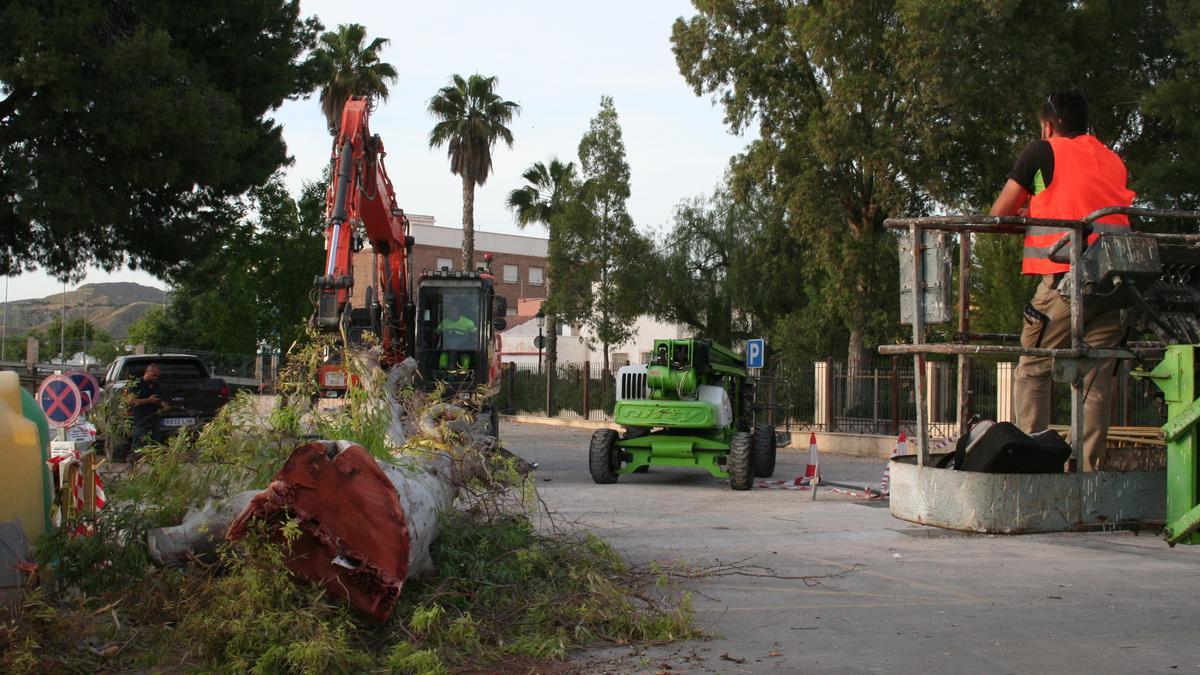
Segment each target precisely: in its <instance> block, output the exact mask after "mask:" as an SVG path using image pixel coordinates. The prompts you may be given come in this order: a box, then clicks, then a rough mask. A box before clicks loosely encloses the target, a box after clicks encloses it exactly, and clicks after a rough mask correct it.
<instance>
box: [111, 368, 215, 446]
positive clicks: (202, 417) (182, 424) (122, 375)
mask: <svg viewBox="0 0 1200 675" xmlns="http://www.w3.org/2000/svg"><path fill="white" fill-rule="evenodd" d="M151 363H157V364H158V367H159V371H160V374H159V377H158V382H159V386H161V387H162V391H163V395H162V400H163V402H164V403H166V404H167V406H168V407H167V408H165V409H164V410H163V411H162V412H160V413H159V433H158V434H157V435H156V440H162V439H164V438H166V437H167V436H169V435H171V434H172V433H174V432H175V431H178V430H179V429H187V428H195V427H201V426H203V425H205V424H207V423H208V422H210V421H212V419H213V417H216V415H217V411H218V410H220V409H221V406H223V405H225V404H226V403H228V402H229V385H228V384H226V383H225V380H222V379H221V378H219V377H211V376H210V374H209V372H208V366H206V365H204V361H201V360H200V357H198V356H192V355H190V354H139V355H136V356H119V357H117V359H116V360H115V361H113V362H112V363H111V364H110V365H109V366H108V370H107V371H105V373H104V380H103V383H102V387H103V393H102V396H113V395H120V393H121V391H122V390H124V388H125V387H126V386H128V385H129V383H130V382H131V381H134V380H138V379H141V377H142V373H143V372H145V370H146V366H148V365H150V364H151Z"/></svg>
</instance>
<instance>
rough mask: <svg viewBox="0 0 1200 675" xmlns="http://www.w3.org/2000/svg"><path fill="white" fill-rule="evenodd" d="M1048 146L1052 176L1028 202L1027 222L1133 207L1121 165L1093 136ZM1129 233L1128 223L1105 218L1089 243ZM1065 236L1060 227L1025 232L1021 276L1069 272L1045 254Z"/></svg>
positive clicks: (1075, 217) (1060, 140)
mask: <svg viewBox="0 0 1200 675" xmlns="http://www.w3.org/2000/svg"><path fill="white" fill-rule="evenodd" d="M1049 142H1050V148H1051V151H1052V152H1053V153H1054V175H1053V177H1052V178H1051V180H1050V186H1049V187H1047V188H1046V189H1045V190H1042V191H1041V192H1039V193H1038V194H1036V195H1034V196H1033V199H1031V200H1030V202H1029V215H1030V216H1031V217H1033V218H1056V219H1061V220H1080V219H1082V218H1084V217H1085V216H1087V215H1088V214H1090V213H1092V212H1093V211H1096V210H1098V209H1102V208H1105V207H1108V206H1129V205H1130V204H1132V203H1133V197H1134V192H1133V191H1132V190H1130V189H1128V188H1127V187H1125V181H1126V179H1127V178H1128V172H1127V171H1126V170H1125V163H1124V162H1122V161H1121V158H1120V157H1118V156H1117V153H1115V152H1113V151H1112V150H1109V149H1108V148H1106V147H1104V144H1103V143H1101V142H1100V141H1099V140H1097V139H1096V137H1095V136H1091V135H1088V134H1080V135H1078V136H1075V137H1073V138H1067V137H1065V136H1054V137H1052V138H1050V139H1049ZM1128 230H1129V218H1127V217H1125V216H1122V215H1116V216H1106V217H1104V218H1101V219H1099V220H1098V221H1096V223H1095V224H1094V231H1093V233H1092V234H1091V236H1089V237H1088V243H1089V244H1090V243H1092V242H1094V241H1096V239H1097V238H1099V236H1100V235H1101V234H1103V233H1106V232H1126V231H1128ZM1069 231H1070V230H1065V229H1063V228H1060V227H1031V228H1029V229H1028V230H1026V231H1025V252H1024V255H1023V256H1022V260H1021V271H1022V272H1023V273H1025V274H1057V273H1059V272H1066V271H1067V270H1069V269H1071V266H1070V265H1068V264H1066V263H1056V262H1051V261H1050V258H1049V255H1050V250H1051V249H1052V248H1054V245H1055V244H1056V243H1058V241H1059V240H1060V239H1062V238H1063V237H1065V236H1066V234H1067V232H1069Z"/></svg>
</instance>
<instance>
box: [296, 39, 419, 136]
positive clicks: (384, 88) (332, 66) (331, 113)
mask: <svg viewBox="0 0 1200 675" xmlns="http://www.w3.org/2000/svg"><path fill="white" fill-rule="evenodd" d="M366 39H367V29H366V27H365V26H363V25H362V24H358V23H350V24H341V25H339V26H338V27H337V30H333V31H327V32H325V33H322V34H321V38H320V40H319V42H318V44H317V48H316V50H315V51H313V55H312V56H313V58H312V60H313V66H314V68H315V71H316V77H317V81H318V82H319V83H320V88H321V95H320V102H321V112H322V113H324V114H325V122H326V124H327V125H328V126H329V133H331V134H334V135H336V134H337V132H338V129H339V128H340V126H341V121H342V108H343V107H344V106H345V105H346V99H347V98H349V97H351V96H366V97H367V99H368V100H369V101H370V102H371V103H372V104H373V103H374V102H375V101H386V100H387V99H388V87H389V86H390V85H391V84H393V83H395V81H396V79H397V77H398V75H397V73H396V68H395V67H394V66H393V65H392V64H390V63H384V62H383V61H381V60H380V59H379V52H380V50H381V49H383V48H384V47H386V46H387V45H388V44H389V43H390V42H391V41H390V40H388V39H387V38H375V39H374V40H371V42H370V44H367V45H365V46H364V44H363V43H364V42H366Z"/></svg>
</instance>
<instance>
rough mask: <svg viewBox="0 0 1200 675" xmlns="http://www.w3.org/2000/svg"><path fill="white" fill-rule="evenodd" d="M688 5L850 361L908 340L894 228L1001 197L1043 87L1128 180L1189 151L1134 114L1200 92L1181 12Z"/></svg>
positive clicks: (757, 176) (810, 285)
mask: <svg viewBox="0 0 1200 675" xmlns="http://www.w3.org/2000/svg"><path fill="white" fill-rule="evenodd" d="M695 4H696V7H697V9H698V14H697V15H696V16H693V17H691V18H689V19H682V18H681V19H679V20H677V21H676V22H675V25H674V27H673V31H672V43H673V48H674V51H675V56H676V61H677V63H678V65H679V68H680V72H681V73H682V74H683V76H684V78H685V79H686V80H687V82H688V83H689V84H690V85H691V86H692V87H693V89H694V90H695V92H696V93H697V95H703V94H706V93H707V94H714V95H715V96H716V97H717V99H718V100H719V101H720V102H721V104H722V105H723V106H724V108H725V113H726V122H727V123H728V125H729V126H730V127H731V128H732V129H734V130H742V129H744V128H747V127H749V126H751V125H754V126H756V127H757V129H758V132H759V139H758V140H756V141H755V142H753V143H752V144H751V146H750V148H749V150H748V151H747V153H746V158H747V159H746V161H744V162H742V163H740V165H739V167H738V169H737V170H738V172H739V173H740V174H741V175H740V177H739V178H740V179H744V180H768V181H774V182H776V183H777V184H778V186H779V189H778V190H777V192H776V194H777V195H778V197H779V199H780V205H781V206H783V207H784V208H785V209H786V213H787V221H788V224H789V229H790V234H791V236H792V237H793V238H795V239H796V240H797V241H798V242H799V243H800V244H801V246H802V247H803V248H804V249H805V251H806V255H805V258H804V259H805V265H804V266H803V268H802V270H801V278H802V279H803V281H804V284H805V288H804V293H805V294H806V295H808V297H809V299H810V307H811V310H812V311H810V312H809V313H808V321H807V323H806V325H807V326H808V330H809V331H810V332H811V333H813V335H814V338H818V339H819V340H818V342H819V343H820V344H828V336H844V343H843V344H845V345H847V346H848V352H849V361H850V366H851V368H854V367H856V366H858V365H859V364H861V363H862V361H863V359H864V358H865V357H866V354H867V350H868V348H869V347H871V346H872V345H875V344H878V343H880V342H884V341H888V340H891V339H894V338H897V337H900V335H901V331H900V327H899V326H898V325H897V322H896V317H897V310H898V308H897V296H896V287H897V270H896V247H895V238H894V237H893V236H892V235H891V234H890V233H888V232H886V231H885V230H884V229H883V221H884V219H885V218H887V217H888V216H890V215H907V216H913V215H923V214H925V213H928V212H929V211H931V210H932V209H933V208H935V206H938V207H941V208H946V209H954V210H977V209H978V205H979V204H986V203H990V201H991V199H992V198H994V196H995V193H996V192H997V191H998V190H999V188H1000V186H1002V185H1003V182H1004V177H1005V174H1006V173H1007V171H1008V170H1009V168H1010V167H1011V166H1012V162H1013V161H1014V159H1015V157H1016V155H1017V153H1018V152H1019V150H1020V148H1021V147H1022V146H1023V145H1024V144H1025V143H1027V142H1028V141H1029V140H1032V139H1033V138H1036V133H1037V130H1036V110H1037V107H1038V105H1039V104H1040V102H1041V101H1042V100H1044V99H1045V96H1046V94H1047V93H1049V92H1050V91H1052V90H1055V89H1061V88H1063V87H1064V86H1075V87H1078V88H1080V89H1081V90H1082V91H1083V92H1084V93H1085V94H1086V95H1087V96H1088V97H1089V100H1090V101H1091V107H1092V111H1093V115H1092V118H1093V125H1094V127H1095V128H1096V132H1097V134H1098V135H1099V136H1100V138H1101V139H1102V140H1104V141H1106V142H1109V143H1112V144H1114V145H1115V146H1116V147H1117V148H1118V150H1121V151H1123V150H1124V149H1129V151H1130V152H1129V155H1130V160H1131V161H1130V169H1131V173H1132V175H1133V176H1134V177H1135V181H1136V180H1137V176H1138V175H1139V169H1138V167H1139V166H1153V165H1152V164H1151V163H1150V162H1149V161H1148V160H1143V159H1139V158H1143V157H1150V156H1154V157H1155V158H1156V159H1157V161H1167V160H1166V159H1165V158H1171V157H1179V156H1180V153H1181V146H1176V145H1173V144H1171V143H1166V142H1164V141H1163V140H1162V139H1163V136H1161V135H1159V134H1157V133H1156V130H1155V129H1154V128H1152V127H1150V126H1147V123H1148V122H1150V121H1151V118H1150V117H1148V116H1146V115H1145V114H1144V113H1143V111H1142V109H1141V108H1140V107H1139V103H1140V102H1141V101H1146V100H1147V97H1148V96H1150V94H1151V93H1152V92H1153V91H1154V90H1155V86H1154V85H1155V83H1156V82H1159V81H1163V79H1164V78H1166V79H1168V80H1172V78H1175V79H1178V80H1182V81H1185V82H1190V83H1191V85H1193V86H1194V85H1195V80H1194V79H1192V80H1189V79H1187V78H1186V77H1183V75H1184V74H1186V73H1190V72H1192V71H1190V70H1186V71H1185V68H1184V67H1185V66H1186V65H1187V64H1186V63H1185V59H1182V58H1181V57H1180V51H1179V50H1181V49H1183V48H1184V47H1185V46H1186V45H1187V44H1191V43H1189V42H1188V41H1187V35H1188V34H1187V33H1184V32H1181V31H1180V29H1179V28H1178V26H1189V25H1191V26H1194V22H1193V23H1192V24H1188V20H1189V18H1191V17H1192V16H1193V14H1192V13H1191V10H1190V9H1188V8H1186V7H1185V5H1187V3H1186V2H1185V3H1171V2H1166V3H1164V2H1155V1H1149V0H1148V1H1146V2H1128V3H1039V2H1035V1H1033V0H1001V1H999V2H983V1H982V0H974V1H971V2H964V3H944V2H939V1H937V0H844V1H842V2H836V3H817V2H809V3H794V2H789V1H786V0H774V1H769V0H764V1H763V2H757V3H752V4H747V3H741V2H736V1H735V0H705V1H703V2H696V3H695ZM1164 6H1169V7H1170V8H1172V9H1171V13H1169V12H1166V11H1164V9H1163V8H1164ZM1171 21H1176V22H1179V23H1178V24H1172V23H1171ZM1172 26H1176V27H1175V28H1172ZM1173 35H1177V36H1178V37H1177V38H1173V37H1172V36H1173ZM1172 40H1174V42H1172ZM1172 44H1174V45H1175V46H1174V47H1171V45H1172ZM1172 81H1173V80H1172ZM1186 91H1194V89H1193V90H1188V89H1186V85H1185V92H1186ZM1163 96H1164V98H1167V99H1169V100H1171V101H1179V100H1190V101H1193V102H1194V101H1195V100H1197V99H1196V97H1192V98H1191V99H1188V98H1187V95H1186V93H1185V94H1184V95H1182V97H1181V98H1177V96H1178V95H1175V94H1172V95H1171V96H1167V95H1163ZM1162 106H1163V108H1164V110H1165V109H1168V108H1170V107H1171V106H1170V105H1169V104H1167V103H1165V102H1164V103H1162ZM1190 119H1191V120H1193V121H1194V119H1195V115H1194V114H1193V115H1191V116H1190ZM1183 126H1184V125H1182V124H1175V126H1173V127H1172V128H1173V129H1176V130H1179V129H1181V128H1182V127H1183ZM1181 133H1182V132H1181ZM1143 144H1148V146H1149V147H1150V148H1152V150H1150V149H1145V147H1144V146H1143ZM1161 183H1162V182H1161V181H1160V184H1161ZM1194 184H1195V183H1192V185H1194ZM1137 185H1138V183H1136V182H1135V187H1137ZM1147 192H1148V193H1149V191H1147ZM1176 192H1179V190H1178V189H1176ZM818 342H814V343H813V344H818Z"/></svg>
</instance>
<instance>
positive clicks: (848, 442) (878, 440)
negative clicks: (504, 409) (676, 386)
mask: <svg viewBox="0 0 1200 675" xmlns="http://www.w3.org/2000/svg"><path fill="white" fill-rule="evenodd" d="M501 419H502V420H505V421H509V422H516V423H518V424H538V425H541V426H547V427H566V428H569V429H591V430H595V429H615V430H617V431H620V430H621V428H622V427H621V426H620V425H618V424H613V423H612V422H609V421H606V420H578V419H563V418H558V417H540V416H537V415H501ZM813 433H814V432H810V431H793V432H792V443H791V445H789V446H788V447H786V448H780V449H781V450H784V451H785V452H786V451H790V452H808V441H809V437H810V434H813ZM815 434H816V437H817V449H818V450H819V451H820V452H823V453H828V454H831V455H842V456H846V457H860V458H865V459H880V460H883V461H887V460H888V458H890V457H891V456H892V449H893V448H895V447H896V438H895V437H894V436H877V435H872V434H844V433H838V432H828V431H818V432H815Z"/></svg>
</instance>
